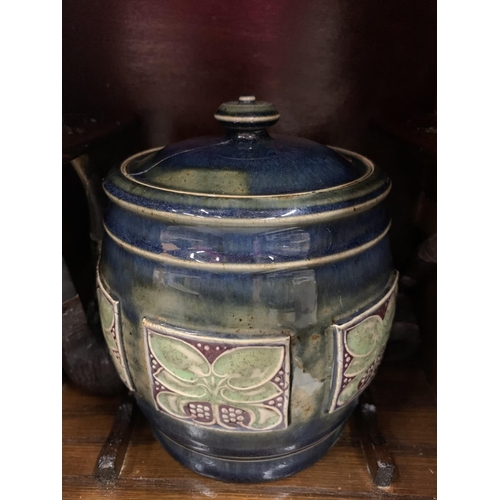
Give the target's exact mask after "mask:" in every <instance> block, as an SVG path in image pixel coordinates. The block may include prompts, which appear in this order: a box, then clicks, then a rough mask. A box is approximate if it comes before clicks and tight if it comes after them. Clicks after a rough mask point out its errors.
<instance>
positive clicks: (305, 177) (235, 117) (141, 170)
mask: <svg viewBox="0 0 500 500" xmlns="http://www.w3.org/2000/svg"><path fill="white" fill-rule="evenodd" d="M215 118H216V120H217V121H219V122H220V123H221V124H222V125H224V126H225V127H226V135H225V137H203V138H197V139H190V140H186V141H182V142H179V143H176V144H173V145H171V146H168V147H166V148H163V149H161V150H160V151H158V152H155V153H153V154H151V155H149V156H148V157H146V158H137V159H135V160H133V161H130V162H128V163H127V164H126V165H125V166H124V168H123V170H122V171H123V174H124V175H125V176H126V177H128V178H129V179H130V180H131V181H133V182H137V183H139V184H142V185H144V186H148V187H150V188H152V189H161V190H168V191H175V192H182V193H186V194H192V193H196V194H207V195H233V196H262V195H276V194H295V193H301V192H307V191H316V190H320V189H327V188H331V187H334V186H339V185H342V184H346V183H348V182H352V181H354V180H356V179H357V178H359V177H360V176H362V175H363V174H364V173H365V169H363V168H362V167H360V166H356V165H353V164H351V163H350V162H349V161H347V160H346V159H345V158H344V157H342V156H341V155H340V154H339V153H337V152H335V151H334V150H333V149H331V148H328V147H326V146H322V145H320V144H318V143H316V142H313V141H310V140H307V139H300V138H297V137H287V136H280V135H273V136H271V135H269V134H268V132H267V130H266V129H267V127H269V126H271V125H273V124H274V123H276V122H277V121H278V119H279V113H278V111H277V110H276V108H275V107H274V106H273V105H272V104H270V103H267V102H259V101H255V98H254V97H253V96H244V97H240V99H239V101H234V102H227V103H224V104H222V105H221V106H220V107H219V109H218V110H217V112H216V113H215Z"/></svg>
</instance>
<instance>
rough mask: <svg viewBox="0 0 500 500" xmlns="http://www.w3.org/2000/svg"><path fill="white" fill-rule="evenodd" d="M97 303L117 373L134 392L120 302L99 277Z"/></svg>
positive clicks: (103, 331)
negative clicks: (126, 357)
mask: <svg viewBox="0 0 500 500" xmlns="http://www.w3.org/2000/svg"><path fill="white" fill-rule="evenodd" d="M97 284H98V287H97V303H98V305H99V315H100V318H101V327H102V333H103V335H104V340H105V341H106V344H107V346H108V349H109V352H110V353H111V358H112V360H113V363H114V365H115V367H116V371H117V372H118V375H119V376H120V378H121V380H122V382H123V383H124V384H125V385H126V386H127V387H128V388H129V389H130V390H133V387H132V382H131V379H130V377H129V375H128V373H127V367H126V365H125V356H124V353H123V346H122V345H121V341H122V339H121V332H120V324H119V318H118V302H117V301H116V300H113V299H112V298H111V296H110V295H109V294H108V293H107V292H106V291H105V290H104V288H103V286H102V284H101V281H100V279H99V276H98V277H97Z"/></svg>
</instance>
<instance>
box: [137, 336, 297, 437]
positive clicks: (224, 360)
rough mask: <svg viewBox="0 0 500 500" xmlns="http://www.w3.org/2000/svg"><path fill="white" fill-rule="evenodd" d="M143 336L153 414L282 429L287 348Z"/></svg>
mask: <svg viewBox="0 0 500 500" xmlns="http://www.w3.org/2000/svg"><path fill="white" fill-rule="evenodd" d="M146 331H147V338H148V347H149V353H150V354H149V357H150V366H151V374H152V380H153V394H154V397H155V401H156V404H157V407H158V409H160V410H161V411H164V412H165V413H167V414H169V415H171V416H173V417H175V418H178V419H183V420H190V421H192V422H193V423H197V424H201V425H206V426H215V427H221V428H225V429H233V430H240V431H242V430H253V431H262V430H268V429H277V428H283V427H286V424H287V419H286V409H287V408H286V407H287V405H288V383H289V381H288V370H287V368H286V364H287V362H288V359H287V358H288V352H287V344H286V343H283V342H282V343H281V344H280V343H275V344H273V345H269V344H263V345H256V340H255V339H252V340H249V341H248V344H247V345H241V343H238V344H231V342H230V341H224V340H221V341H217V339H211V338H210V339H208V340H207V339H206V338H205V339H204V340H201V339H200V338H199V337H195V336H193V337H192V338H189V339H187V338H179V337H178V336H175V335H165V334H164V333H160V332H156V331H154V330H151V329H150V328H147V329H146ZM197 340H200V341H197Z"/></svg>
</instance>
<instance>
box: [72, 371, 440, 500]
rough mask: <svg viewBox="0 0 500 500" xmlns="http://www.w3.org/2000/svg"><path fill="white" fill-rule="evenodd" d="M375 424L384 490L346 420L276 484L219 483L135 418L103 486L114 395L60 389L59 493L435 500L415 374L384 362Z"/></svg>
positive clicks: (431, 404)
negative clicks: (388, 457) (334, 436)
mask: <svg viewBox="0 0 500 500" xmlns="http://www.w3.org/2000/svg"><path fill="white" fill-rule="evenodd" d="M372 391H373V394H374V401H375V402H376V406H377V412H378V415H379V426H380V430H381V432H382V433H383V434H384V436H385V437H386V440H387V443H388V445H389V448H390V450H391V453H392V455H393V457H394V461H395V463H396V465H397V468H398V473H397V475H396V477H395V478H394V481H393V484H392V486H391V487H390V488H388V489H379V488H376V487H375V486H374V485H373V483H372V481H371V478H370V475H369V472H368V470H367V466H366V461H365V459H364V455H363V452H362V449H361V446H360V438H359V434H358V432H357V430H356V427H355V425H354V422H353V421H352V420H351V421H350V422H349V423H348V425H347V427H346V429H345V430H344V433H343V435H342V437H341V438H340V439H339V441H338V442H337V444H336V446H335V447H334V448H332V450H330V452H329V453H328V454H327V455H326V456H325V457H323V459H321V460H320V461H319V462H317V463H316V464H314V465H313V466H312V467H309V468H308V469H306V470H304V471H302V472H300V473H298V474H296V475H294V476H291V477H289V478H285V479H282V480H279V481H274V482H269V483H262V484H255V485H247V484H231V483H222V482H219V481H215V480H212V479H208V478H204V477H202V476H200V475H198V474H195V473H193V472H191V471H190V470H188V469H187V468H185V467H183V466H182V465H180V464H179V463H177V462H176V461H175V460H174V459H173V458H172V457H171V456H170V455H169V454H168V453H167V452H165V451H164V450H163V448H162V447H161V446H160V444H159V443H158V442H157V441H156V440H155V439H154V437H153V435H152V433H151V430H150V428H149V426H148V424H147V422H146V420H145V418H144V417H143V416H142V415H140V414H139V415H138V418H137V419H136V422H135V426H134V431H133V435H132V438H131V442H130V444H129V447H128V450H127V453H126V455H125V461H124V465H123V468H122V472H121V475H120V477H119V479H118V480H117V482H116V483H115V484H114V486H113V487H109V488H107V489H106V488H104V487H103V486H102V485H100V484H99V483H98V481H97V479H96V477H95V475H94V470H93V469H94V466H95V463H96V460H97V457H98V455H99V452H100V450H101V446H102V444H103V443H104V441H105V440H106V438H107V436H108V434H109V431H110V429H111V427H112V425H113V420H114V416H115V412H116V409H117V408H118V405H119V403H120V400H119V398H103V397H96V396H92V395H89V394H85V393H83V392H81V391H79V390H77V389H75V388H74V387H72V386H70V385H65V386H64V388H63V498H64V500H72V499H79V500H81V499H88V500H91V499H92V500H94V499H108V498H110V499H111V498H112V499H116V500H120V499H123V500H131V499H134V500H135V499H141V500H156V499H160V498H161V499H177V498H179V499H181V498H182V499H184V498H215V499H217V498H235V499H248V500H254V499H257V498H259V499H275V498H287V499H297V500H298V499H306V498H315V499H321V498H333V499H336V500H342V499H345V500H370V499H375V498H377V499H380V500H382V499H393V500H432V499H433V498H435V497H436V477H437V474H436V403H435V395H434V394H433V392H432V390H431V389H429V384H428V383H427V381H426V379H425V377H424V376H423V375H422V372H421V371H419V370H418V369H416V368H413V367H408V368H407V369H399V368H397V367H396V368H394V367H391V366H384V367H382V370H381V371H380V374H379V375H378V376H377V380H376V381H375V382H374V385H373V388H372Z"/></svg>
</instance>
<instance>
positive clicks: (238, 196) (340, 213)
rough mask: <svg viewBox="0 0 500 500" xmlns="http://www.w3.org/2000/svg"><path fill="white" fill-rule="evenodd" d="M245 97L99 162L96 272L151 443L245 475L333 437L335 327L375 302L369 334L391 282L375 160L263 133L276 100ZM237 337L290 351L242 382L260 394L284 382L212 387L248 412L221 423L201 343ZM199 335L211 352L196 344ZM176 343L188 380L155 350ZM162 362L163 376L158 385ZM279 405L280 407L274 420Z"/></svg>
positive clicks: (298, 462) (193, 461)
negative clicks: (208, 124) (101, 223)
mask: <svg viewBox="0 0 500 500" xmlns="http://www.w3.org/2000/svg"><path fill="white" fill-rule="evenodd" d="M245 103H246V104H241V106H245V107H244V108H241V107H240V103H229V104H228V105H227V106H222V107H221V109H220V110H219V111H218V113H217V116H218V117H219V118H218V119H219V120H221V121H224V120H225V122H224V123H225V124H226V125H227V127H228V131H227V134H226V136H225V137H222V138H218V139H214V138H201V139H195V140H190V141H184V142H182V143H179V144H175V145H172V146H169V147H167V148H165V149H163V150H155V151H151V152H145V153H143V154H140V155H136V156H135V157H133V158H132V159H129V160H128V161H127V162H125V163H124V165H122V167H121V169H115V170H113V171H112V172H111V173H110V175H109V177H108V179H107V180H106V181H105V183H104V187H105V190H106V192H107V193H108V195H109V196H110V199H111V204H110V207H109V210H108V212H107V214H106V217H105V228H106V231H107V235H106V237H105V238H104V241H103V246H102V255H101V259H100V265H99V274H100V278H101V282H102V283H103V286H104V287H105V288H106V291H107V292H108V293H109V295H110V296H111V297H112V298H113V300H114V301H116V303H117V304H118V306H117V307H118V314H119V317H118V319H117V323H116V324H117V325H118V326H119V329H118V330H116V331H117V332H118V335H120V336H121V338H120V339H119V340H120V341H121V342H122V343H123V348H124V353H125V356H124V358H125V359H124V360H123V361H124V363H125V364H126V366H127V369H128V372H129V373H130V376H131V379H132V381H133V387H134V388H135V391H136V392H135V394H136V398H137V400H138V403H139V406H140V408H141V410H142V411H143V412H144V414H145V415H146V417H147V418H148V421H149V422H150V425H151V427H152V430H153V432H154V434H155V436H156V437H157V439H158V440H159V442H160V443H161V444H162V445H163V446H164V447H165V449H166V450H168V451H169V452H170V453H171V454H172V455H173V456H174V457H175V458H176V459H177V460H179V461H180V462H181V463H183V464H184V465H186V466H187V467H189V468H190V469H192V470H194V471H196V472H198V473H200V474H203V475H207V476H210V477H215V478H218V479H221V480H225V481H246V482H256V481H265V480H272V479H278V478H280V477H284V476H287V475H290V474H293V473H295V472H297V471H299V470H301V469H303V468H305V467H307V466H308V465H310V464H311V463H313V462H315V461H316V460H318V459H319V458H320V457H321V456H322V455H324V454H325V453H326V452H327V451H328V449H329V448H330V446H332V444H333V443H334V442H335V441H336V440H337V439H338V437H339V436H340V433H341V432H342V429H343V427H344V426H345V423H346V421H347V419H348V417H349V415H350V414H351V412H352V411H353V409H354V407H355V405H356V400H357V397H358V394H354V396H355V397H354V398H353V399H346V396H345V393H344V399H345V400H346V401H347V402H346V403H345V404H344V406H342V404H343V403H342V401H340V403H339V404H333V403H335V401H333V402H332V398H334V397H338V396H337V394H338V393H339V391H342V390H344V389H343V386H339V384H340V383H341V382H342V380H343V377H339V375H338V374H339V373H342V371H343V370H344V366H343V365H344V361H340V360H339V359H340V358H339V356H340V354H339V353H343V352H344V351H345V349H344V346H343V345H340V344H339V338H341V337H339V334H338V331H341V330H337V328H340V326H339V325H346V324H350V323H349V322H352V323H353V324H354V325H356V321H357V320H356V318H358V317H361V316H360V315H362V314H364V313H365V311H369V310H371V308H375V309H376V310H377V311H381V312H377V314H380V315H381V316H380V317H378V318H376V317H375V316H373V317H370V318H369V322H371V323H370V324H373V325H375V326H374V327H373V328H375V330H374V331H373V336H374V337H377V336H380V334H379V333H377V332H378V330H377V331H376V328H380V325H381V324H383V323H382V320H384V321H385V318H386V316H384V314H385V315H387V313H385V311H386V310H388V309H389V306H387V307H386V306H385V305H382V306H380V301H381V300H382V299H383V298H384V297H386V296H387V294H388V290H392V289H393V284H394V281H395V279H396V274H395V272H394V269H393V264H392V258H391V252H390V246H389V238H388V235H387V231H388V227H389V225H390V218H389V216H388V214H387V212H386V207H385V196H386V195H387V193H388V191H389V189H390V181H389V180H388V179H387V177H386V176H385V174H384V173H383V172H382V171H381V170H380V169H379V168H378V167H376V166H373V165H372V164H371V163H370V162H369V161H368V160H366V159H364V158H362V157H360V156H359V155H356V154H354V153H349V152H346V151H341V152H340V151H336V150H333V149H332V148H327V147H324V146H321V145H319V144H315V143H312V142H311V141H307V140H303V139H296V138H285V137H280V136H269V135H268V134H267V132H266V131H265V130H264V127H265V126H266V125H269V124H271V123H274V122H276V120H277V114H276V113H277V112H276V110H275V109H274V107H272V106H271V105H268V104H266V103H254V104H252V102H251V101H248V103H250V104H248V103H247V101H245ZM239 119H243V120H247V119H248V120H250V121H248V122H245V123H240V122H238V120H239ZM254 119H261V122H259V121H257V122H254V121H251V120H254ZM228 120H234V122H230V121H228ZM266 120H267V121H266ZM206 172H209V173H210V176H208V177H207V176H206ZM181 188H182V189H181ZM391 293H392V292H391ZM384 300H385V299H384ZM384 308H385V309H384ZM367 314H368V313H367ZM387 321H390V319H388V320H387ZM146 324H151V325H154V326H155V328H156V329H157V331H156V335H157V337H155V338H159V339H160V341H161V342H166V341H168V342H170V344H169V345H170V348H169V349H174V347H172V345H175V344H172V342H173V341H172V339H175V338H182V339H187V340H185V341H184V340H183V341H182V342H184V343H183V344H182V345H183V346H184V347H183V348H182V352H183V353H184V354H182V353H181V354H179V352H177V354H176V355H175V356H177V358H176V357H175V356H174V355H172V356H173V357H172V356H171V354H169V353H170V351H169V350H168V349H167V348H165V349H164V352H163V351H162V352H163V354H162V353H160V357H161V356H164V358H162V359H163V361H162V363H164V364H161V363H160V364H158V363H157V362H156V359H157V358H156V357H155V356H158V354H157V353H155V354H154V356H153V354H152V352H153V351H152V350H151V349H152V347H151V344H150V343H148V342H151V340H150V339H151V337H149V336H148V335H150V334H149V333H148V330H147V328H146V327H145V325H146ZM377 325H378V326H377ZM386 326H387V325H386ZM384 328H385V327H384ZM362 334H363V331H362V332H361V335H362ZM176 335H177V337H176ZM377 338H378V337H377ZM166 339H167V340H166ZM169 339H170V340H169ZM269 341H272V342H271V343H269ZM177 342H178V341H177ZM189 342H191V343H189ZM165 345H167V344H165ZM203 345H204V346H205V347H203ZM240 345H241V346H243V348H245V346H247V347H246V349H250V348H249V347H248V346H253V347H252V349H254V348H255V349H264V350H261V351H259V352H261V353H264V354H265V352H266V351H265V349H266V348H268V347H269V346H270V345H274V346H276V345H280V346H285V347H283V349H284V352H286V353H287V354H286V356H285V357H284V358H282V359H284V361H282V360H280V361H279V362H280V363H284V364H283V365H277V366H283V369H282V370H281V371H280V372H279V373H278V372H276V373H275V374H274V375H272V373H271V375H272V377H271V378H269V377H268V378H269V380H267V379H265V380H264V381H258V382H255V384H256V385H255V388H254V389H252V390H254V391H256V392H255V394H257V395H258V394H259V391H260V390H261V389H262V388H263V387H265V388H266V389H265V390H266V391H267V390H271V389H270V388H272V387H274V389H272V390H275V389H276V390H279V391H281V392H279V394H282V395H283V397H281V399H272V398H271V399H265V398H264V399H262V400H258V399H256V400H255V401H252V400H250V403H248V400H239V399H238V398H240V397H249V396H246V395H245V394H246V393H245V390H246V389H245V390H243V389H241V387H240V386H238V384H239V383H240V384H241V380H242V379H241V378H240V379H237V378H236V379H231V380H233V382H231V383H232V384H233V385H231V386H230V388H229V389H228V387H226V391H228V390H229V392H226V393H223V394H226V395H227V398H226V400H224V401H225V402H226V403H227V402H231V404H232V405H233V410H232V411H236V410H239V411H240V413H239V415H242V416H241V417H240V418H241V421H242V422H243V421H244V422H246V423H245V424H244V425H243V423H242V424H238V423H236V420H235V423H234V425H233V424H231V425H233V427H231V426H230V425H229V423H228V420H226V423H228V425H226V426H225V427H224V425H223V424H224V421H223V418H224V417H223V414H222V409H225V408H226V406H227V405H226V406H224V405H222V403H221V399H220V398H221V397H223V396H220V394H219V393H215V392H210V391H212V389H210V387H212V386H211V385H210V384H212V383H213V384H215V383H216V382H217V381H216V380H215V378H214V379H213V380H212V381H210V380H209V379H208V378H206V377H205V375H204V373H205V372H204V371H203V370H206V368H200V367H203V366H210V370H211V371H210V373H212V376H213V377H215V376H217V377H219V378H220V380H219V379H217V380H218V381H219V382H220V383H221V384H222V383H226V381H227V380H230V379H229V378H228V379H224V375H221V374H220V372H219V371H217V370H220V369H221V368H220V366H222V365H220V366H219V368H217V370H216V367H215V366H216V365H215V363H216V361H217V360H218V359H219V356H220V359H222V354H217V353H214V349H220V352H222V351H224V349H228V351H227V352H233V353H234V352H238V349H239V347H238V346H240ZM190 346H191V347H190ZM197 346H198V347H197ZM215 346H216V347H215ZM198 348H199V350H198V351H197V350H196V349H198ZM204 348H206V349H207V351H204V350H203V349H204ZM231 349H232V351H231ZM343 349H344V350H343ZM208 350H210V353H212V354H210V356H212V358H210V357H208V356H209V355H208V354H204V353H208V352H209V351H208ZM250 350H251V349H250ZM243 351H244V349H243V350H242V351H240V354H241V352H243ZM193 352H194V353H195V354H193ZM185 353H188V354H189V353H191V354H189V356H194V357H192V358H191V361H190V362H191V363H195V365H193V366H198V368H197V369H196V370H197V371H196V370H195V372H193V373H195V375H193V374H191V375H192V379H193V380H194V382H192V381H191V379H189V380H187V379H183V378H182V377H183V376H184V375H182V374H183V373H184V374H185V373H188V374H189V373H190V371H189V370H190V367H189V366H190V365H189V363H188V364H187V365H182V366H183V368H182V370H181V371H180V372H179V371H177V372H175V370H174V368H175V366H174V365H175V363H174V365H172V366H170V365H169V364H168V363H169V361H168V360H169V359H174V360H177V361H175V362H181V363H183V361H182V359H184V358H183V356H184V355H186V356H187V354H185ZM169 356H171V358H169ZM249 356H250V355H249ZM361 357H362V356H361ZM152 359H153V361H151V360H152ZM158 359H160V358H158ZM186 359H188V358H186ZM200 359H205V361H204V363H205V365H203V362H202V361H200ZM227 359H229V358H227ZM252 359H253V358H251V356H250V357H249V358H248V363H252V362H254V361H252ZM360 359H361V358H360ZM179 360H181V361H179ZM349 360H350V358H349ZM154 363H156V364H154ZM196 363H198V365H196ZM200 363H201V364H200ZM211 363H212V364H211ZM287 363H288V364H287ZM348 364H349V361H347V363H346V369H347V366H348ZM226 366H229V365H226ZM231 366H232V365H231ZM340 368H342V370H340ZM372 368H373V367H372ZM375 368H376V367H375ZM234 369H236V368H234ZM373 369H374V368H373ZM162 370H163V371H162ZM169 370H174V371H169ZM200 370H201V371H200ZM259 370H260V371H259ZM287 370H288V371H287ZM264 371H265V370H264ZM284 371H285V372H286V373H284V374H283V372H284ZM202 372H203V373H202ZM161 373H163V377H166V378H162V379H160V380H163V381H164V382H161V383H165V384H166V385H167V386H168V387H162V388H158V387H159V386H160V385H161V383H160V382H159V379H158V377H159V375H158V374H161ZM238 373H239V372H237V374H236V375H237V376H239V375H238ZM249 373H250V372H249ZM261 373H263V368H262V367H261V368H259V369H257V368H255V369H254V375H253V376H254V377H257V378H258V377H260V376H261ZM346 373H347V372H346ZM172 374H173V375H172ZM176 374H177V375H176ZM196 374H198V375H196ZM255 374H257V375H255ZM278 374H279V376H278V377H276V378H273V377H275V375H278ZM202 375H203V377H205V378H203V377H202ZM198 376H199V377H202V378H200V379H198V378H197V377H198ZM262 376H264V375H262ZM367 376H368V375H367ZM172 377H174V378H172ZM175 377H177V378H175ZM207 377H208V375H207ZM280 377H281V378H280ZM199 380H205V382H204V384H205V385H204V386H203V387H205V389H203V391H205V394H203V397H202V396H201V395H200V396H196V390H198V391H201V390H202V389H200V387H201V386H198V385H196V384H198V383H201V382H199ZM238 380H240V382H238ZM354 380H355V381H356V380H357V379H354ZM364 380H365V379H363V384H365V382H364ZM278 381H280V383H282V384H283V388H279V385H278ZM219 382H217V383H219ZM271 383H274V386H269V384H271ZM345 383H346V382H345V381H344V385H345ZM168 384H170V386H169V385H168ZM234 384H236V385H234ZM259 384H260V385H259ZM221 387H222V386H221ZM238 387H239V389H238ZM363 387H364V386H363ZM196 388H197V389H196ZM195 389H196V390H195ZM237 389H238V390H239V392H238V390H237ZM155 391H156V392H155ZM207 391H208V392H207ZM231 391H233V392H231ZM271 392H272V391H271ZM157 394H163V396H162V397H163V399H157ZM186 394H187V395H188V396H189V397H193V398H196V397H198V398H199V399H198V400H194V402H196V401H197V402H198V403H199V406H200V407H205V406H206V408H207V410H206V411H207V412H208V413H206V415H212V416H210V417H206V418H205V417H203V418H205V420H207V421H206V422H204V421H203V422H202V423H200V422H201V421H200V420H196V418H199V419H201V418H202V416H203V415H201V414H200V415H201V416H200V415H198V414H196V415H194V414H193V415H191V414H190V413H189V411H188V406H187V405H186V404H185V403H184V402H182V401H184V400H182V398H181V399H178V398H180V397H181V395H184V396H185V395H186ZM191 394H195V395H194V396H191ZM235 394H236V395H235ZM252 394H254V393H252ZM266 394H267V393H266ZM224 397H226V396H224ZM251 397H253V396H251ZM266 397H267V396H266ZM169 398H170V399H169ZM200 398H201V399H200ZM231 398H233V399H231ZM234 398H236V399H234ZM166 400H167V403H165V401H166ZM159 401H164V403H162V405H163V406H161V405H160V403H159ZM178 401H181V402H178ZM202 401H204V402H203V403H200V402H202ZM242 401H243V402H242ZM245 401H247V403H248V404H246V403H245ZM278 402H279V404H280V405H283V404H284V403H286V404H285V409H284V410H277V404H278ZM244 403H245V404H246V406H245V404H244ZM175 405H179V407H178V409H177V410H175V409H176V408H177V407H176V406H175ZM242 405H243V406H242ZM252 405H253V406H252ZM272 405H274V406H272ZM245 408H246V409H245ZM274 409H276V412H274V413H272V411H274ZM174 410H175V411H177V413H175V411H174ZM200 411H201V410H200ZM225 411H226V410H225ZM227 411H229V410H227ZM227 411H226V413H227ZM252 411H254V413H251V412H252ZM183 412H184V413H183ZM210 412H212V413H210ZM249 412H250V413H249ZM259 412H263V413H262V415H267V416H265V417H262V418H263V419H264V418H266V419H267V420H263V421H264V422H268V421H269V422H271V424H269V429H267V428H266V429H267V430H259V429H258V428H257V427H255V425H254V424H255V422H257V423H259V422H260V421H259V420H258V419H259V418H261V417H259V416H258V415H260V413H259ZM266 412H267V413H266ZM280 412H281V413H280ZM228 415H229V413H228ZM234 415H235V416H236V413H234ZM243 415H253V417H251V418H254V420H248V421H247V420H244V419H245V418H247V417H246V416H245V417H243ZM269 415H274V416H273V417H269ZM276 415H280V416H281V415H286V417H287V420H286V422H285V420H284V419H282V420H281V421H280V424H279V427H278V426H277V427H275V428H274V430H273V425H274V424H273V423H272V422H274V421H273V420H272V418H278V417H276ZM212 417H213V418H214V419H215V420H216V423H215V424H214V425H212V422H211V421H209V420H210V418H212ZM248 418H250V417H248ZM280 418H281V417H280ZM250 423H251V424H252V425H254V427H252V425H250ZM266 425H267V424H266Z"/></svg>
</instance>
